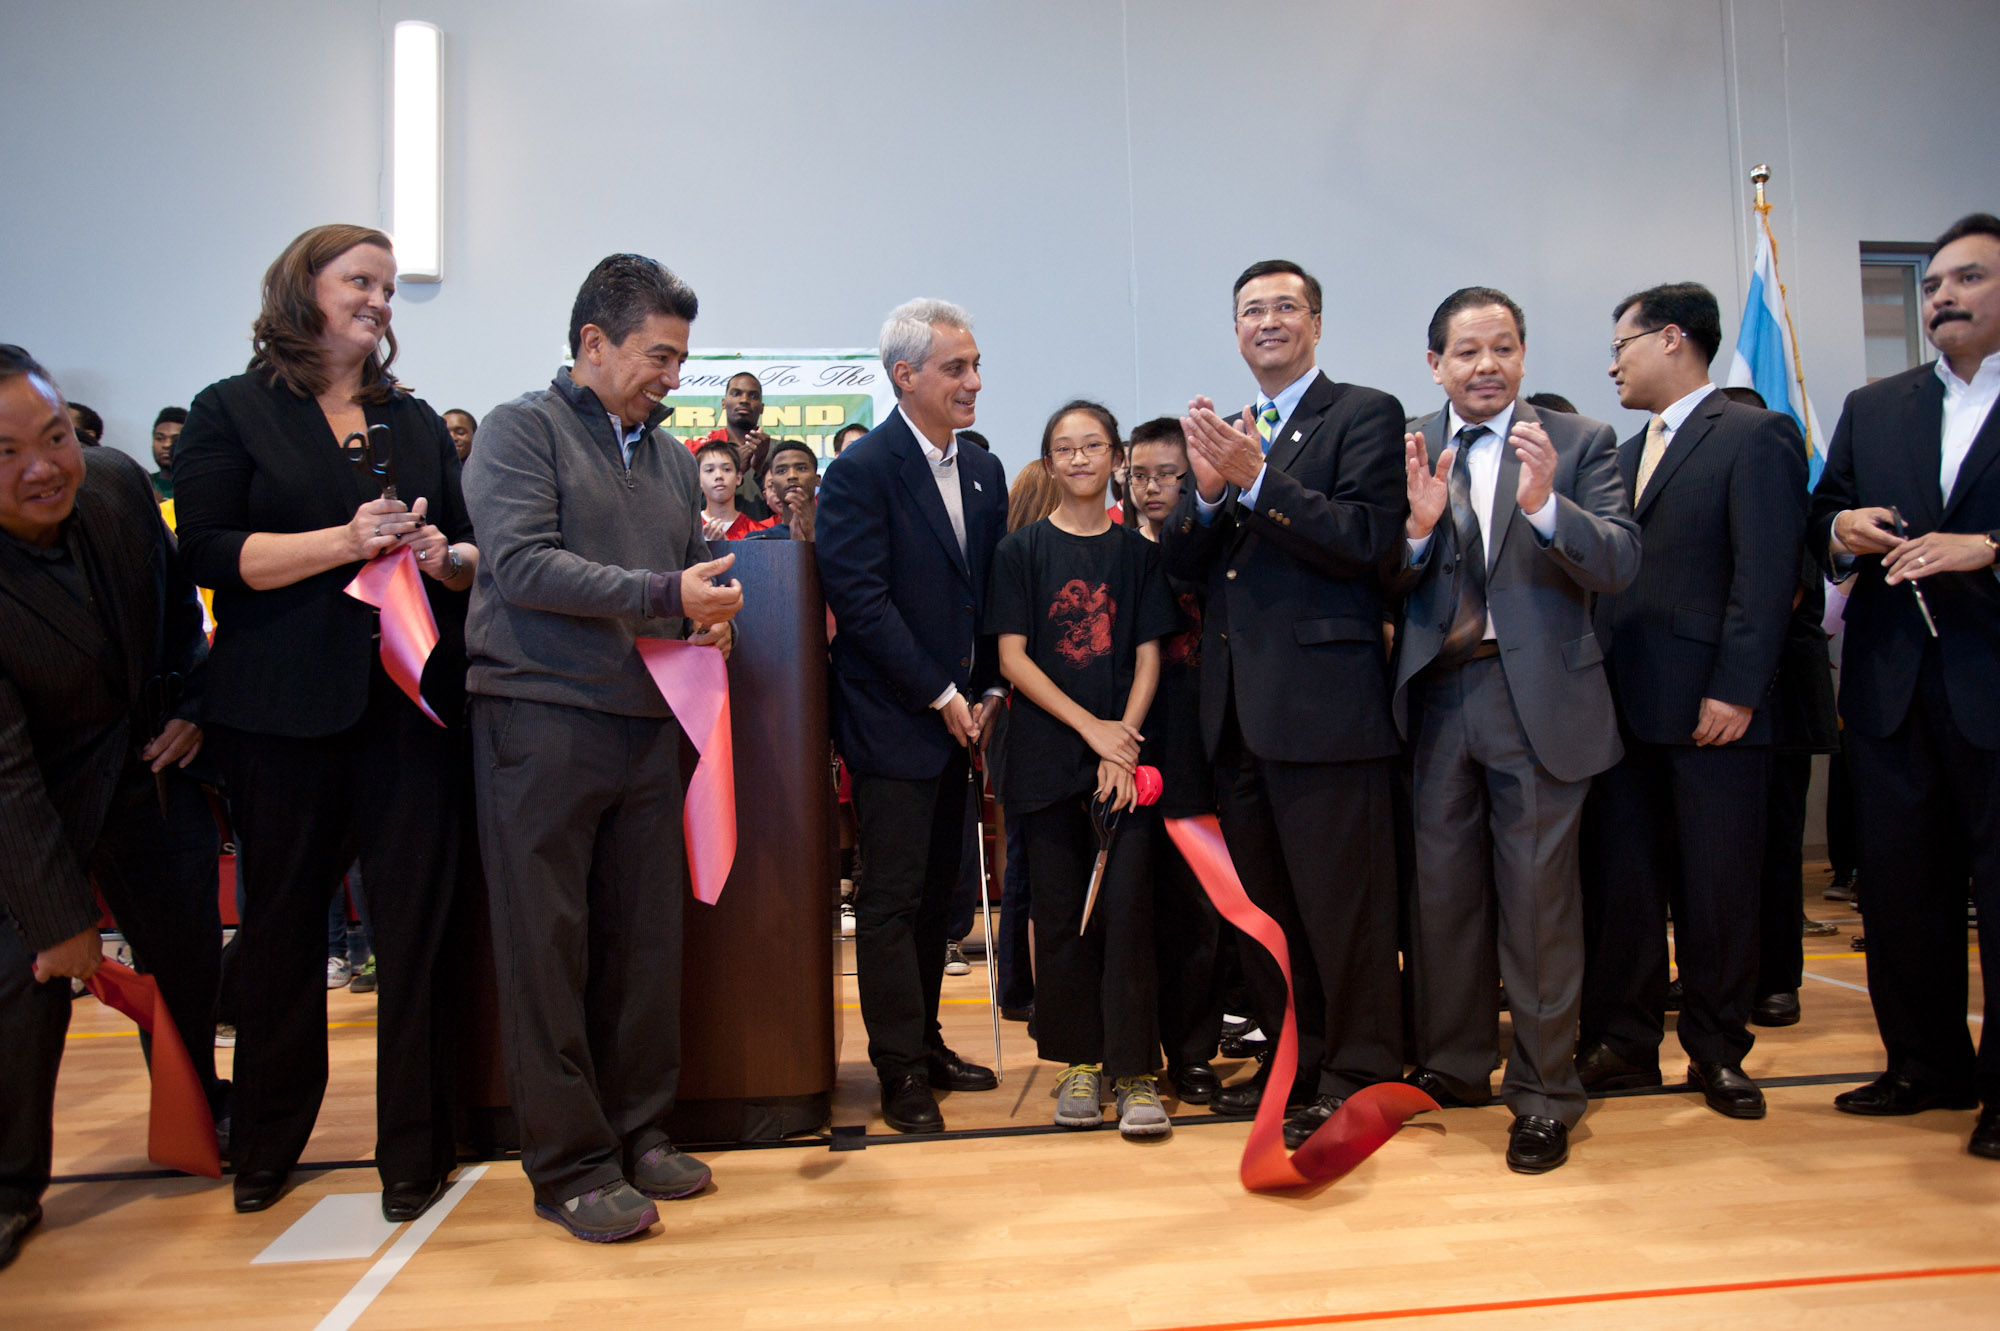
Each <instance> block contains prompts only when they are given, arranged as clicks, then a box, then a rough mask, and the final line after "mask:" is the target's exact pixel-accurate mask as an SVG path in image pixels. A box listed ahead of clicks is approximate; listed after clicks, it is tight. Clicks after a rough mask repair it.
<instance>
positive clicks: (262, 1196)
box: [236, 1169, 292, 1215]
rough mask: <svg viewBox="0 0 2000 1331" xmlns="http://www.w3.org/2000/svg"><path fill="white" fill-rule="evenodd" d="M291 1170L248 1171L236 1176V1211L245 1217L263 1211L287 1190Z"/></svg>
mask: <svg viewBox="0 0 2000 1331" xmlns="http://www.w3.org/2000/svg"><path fill="white" fill-rule="evenodd" d="M291 1177H292V1171H291V1170H289V1169H246V1170H244V1171H243V1172H242V1173H240V1174H238V1175H237V1176H236V1209H237V1210H238V1211H239V1212H241V1213H242V1214H244V1215H248V1214H249V1213H250V1212H252V1211H262V1210H264V1209H265V1208H266V1207H268V1206H270V1204H271V1203H272V1202H275V1201H277V1200H278V1197H279V1195H280V1194H281V1193H283V1192H284V1190H285V1184H286V1183H287V1182H288V1181H289V1180H290V1179H291Z"/></svg>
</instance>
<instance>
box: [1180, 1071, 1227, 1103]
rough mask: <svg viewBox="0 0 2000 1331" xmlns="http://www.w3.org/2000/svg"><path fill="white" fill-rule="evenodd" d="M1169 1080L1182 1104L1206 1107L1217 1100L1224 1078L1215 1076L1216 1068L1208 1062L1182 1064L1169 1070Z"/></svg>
mask: <svg viewBox="0 0 2000 1331" xmlns="http://www.w3.org/2000/svg"><path fill="white" fill-rule="evenodd" d="M1167 1080H1168V1081H1170V1082H1172V1083H1173V1084H1174V1093H1175V1094H1176V1095H1178V1096H1179V1097H1180V1099H1181V1103H1182V1104H1189V1105H1205V1104H1207V1103H1208V1102H1209V1101H1210V1100H1213V1099H1214V1098H1215V1093H1216V1092H1217V1091H1219V1090H1221V1089H1222V1078H1220V1077H1218V1076H1216V1075H1215V1068H1214V1067H1213V1066H1212V1065H1210V1064H1209V1063H1207V1062H1205V1061H1204V1062H1200V1063H1181V1064H1177V1065H1175V1066H1173V1067H1170V1068H1168V1069H1167Z"/></svg>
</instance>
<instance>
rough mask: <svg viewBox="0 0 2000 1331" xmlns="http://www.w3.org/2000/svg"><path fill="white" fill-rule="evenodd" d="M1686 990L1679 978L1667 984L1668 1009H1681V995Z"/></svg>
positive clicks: (1673, 1010) (1674, 1010)
mask: <svg viewBox="0 0 2000 1331" xmlns="http://www.w3.org/2000/svg"><path fill="white" fill-rule="evenodd" d="M1684 992H1685V991H1684V990H1683V989H1682V987H1681V982H1680V981H1679V980H1675V981H1674V982H1673V983H1672V984H1669V985H1668V986H1667V1002H1666V1008H1667V1011H1669V1012H1679V1011H1680V1010H1681V1001H1682V998H1681V995H1682V994H1683V993H1684Z"/></svg>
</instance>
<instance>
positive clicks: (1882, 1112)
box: [1833, 1072, 1979, 1118]
mask: <svg viewBox="0 0 2000 1331" xmlns="http://www.w3.org/2000/svg"><path fill="white" fill-rule="evenodd" d="M1978 1105H1979V1097H1978V1096H1976V1095H1970V1094H1966V1095H1953V1094H1952V1093H1951V1092H1949V1091H1939V1090H1933V1089H1931V1088H1930V1087H1928V1086H1919V1085H1917V1084H1916V1083H1915V1082H1913V1081H1911V1080H1910V1079H1909V1078H1908V1077H1905V1076H1903V1075H1902V1074H1901V1073H1900V1072H1885V1073H1883V1074H1882V1075H1881V1076H1879V1077H1877V1078H1876V1079H1875V1080H1874V1081H1871V1082H1869V1083H1868V1084H1867V1085H1866V1086H1857V1087H1855V1088H1854V1089H1853V1090H1851V1091H1843V1092H1841V1093H1840V1094H1839V1095H1836V1096H1834V1097H1833V1107H1834V1108H1835V1109H1838V1110H1839V1111H1840V1112H1841V1113H1843V1114H1866V1115H1868V1116H1870V1117H1881V1118H1888V1117H1898V1116H1901V1115H1903V1114H1921V1113H1923V1112H1924V1111H1925V1110H1926V1109H1975V1108H1977V1107H1978Z"/></svg>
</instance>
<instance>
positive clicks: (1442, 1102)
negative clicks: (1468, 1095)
mask: <svg viewBox="0 0 2000 1331" xmlns="http://www.w3.org/2000/svg"><path fill="white" fill-rule="evenodd" d="M1403 1080H1404V1081H1405V1082H1406V1083H1408V1084H1409V1085H1411V1086H1414V1087H1416V1088H1417V1089H1418V1090H1420V1091H1422V1092H1423V1093H1424V1094H1425V1095H1428V1096H1429V1097H1430V1098H1431V1099H1433V1100H1435V1101H1437V1106H1438V1108H1439V1109H1467V1108H1470V1107H1471V1104H1472V1102H1471V1101H1470V1100H1465V1099H1461V1098H1460V1097H1459V1096H1457V1095H1456V1094H1454V1093H1453V1092H1452V1089H1451V1087H1449V1086H1447V1085H1445V1084H1444V1078H1443V1077H1440V1076H1438V1074H1437V1073H1435V1072H1432V1071H1431V1070H1430V1069H1429V1068H1416V1069H1414V1070H1413V1071H1411V1073H1410V1075H1409V1076H1407V1077H1405V1078H1403Z"/></svg>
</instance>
